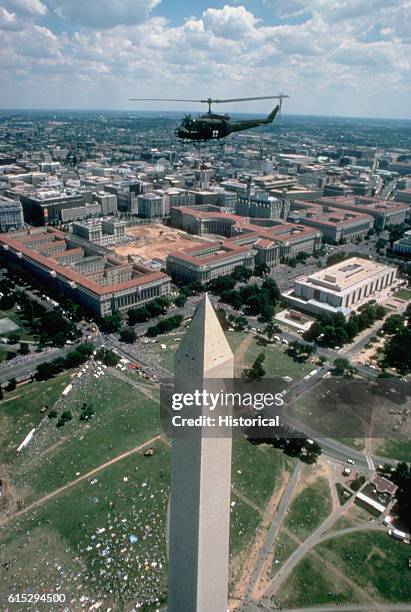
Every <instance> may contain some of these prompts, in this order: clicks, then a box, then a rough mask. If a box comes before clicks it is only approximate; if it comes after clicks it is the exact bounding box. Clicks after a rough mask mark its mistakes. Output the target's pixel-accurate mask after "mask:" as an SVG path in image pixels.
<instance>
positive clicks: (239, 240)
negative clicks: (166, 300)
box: [167, 206, 322, 282]
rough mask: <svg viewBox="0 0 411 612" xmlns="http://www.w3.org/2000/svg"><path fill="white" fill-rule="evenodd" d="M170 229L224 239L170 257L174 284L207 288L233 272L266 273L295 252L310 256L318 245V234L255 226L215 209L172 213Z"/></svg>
mask: <svg viewBox="0 0 411 612" xmlns="http://www.w3.org/2000/svg"><path fill="white" fill-rule="evenodd" d="M171 224H172V225H173V226H174V227H179V228H181V229H183V230H185V231H187V232H189V233H191V234H197V235H200V236H201V235H206V234H213V235H216V236H224V237H225V238H226V239H225V240H223V241H221V240H219V241H217V240H216V241H215V242H204V243H202V244H200V245H197V246H196V247H194V248H190V249H187V250H185V251H179V252H173V253H170V254H169V256H168V257H167V271H168V272H169V274H171V275H172V276H173V277H174V278H176V279H178V280H184V281H191V280H199V281H200V282H205V281H207V280H210V279H212V278H216V277H217V276H223V275H225V274H230V273H231V272H232V271H233V270H234V268H235V267H236V266H244V267H246V268H249V269H251V270H252V269H254V266H255V265H256V264H265V265H267V266H269V267H272V266H274V265H276V264H277V263H278V262H279V261H280V260H281V259H284V260H286V259H288V258H290V257H294V256H295V255H297V253H299V252H305V253H309V254H311V253H314V252H315V251H316V250H317V249H318V248H319V247H320V245H321V242H322V234H321V232H319V231H317V230H315V229H313V228H309V227H305V226H303V225H300V224H296V223H286V222H285V221H281V220H273V219H271V220H269V219H265V220H262V219H261V220H254V223H251V222H250V221H249V220H248V219H246V218H245V217H241V216H238V215H232V214H229V213H222V212H219V209H218V208H217V207H214V206H200V207H197V208H184V207H183V208H178V209H172V210H171Z"/></svg>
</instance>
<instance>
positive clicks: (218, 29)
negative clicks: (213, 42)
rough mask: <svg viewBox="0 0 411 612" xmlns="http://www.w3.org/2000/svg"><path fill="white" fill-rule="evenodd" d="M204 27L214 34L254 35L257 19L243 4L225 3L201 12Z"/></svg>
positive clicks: (231, 35)
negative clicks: (222, 5) (220, 6)
mask: <svg viewBox="0 0 411 612" xmlns="http://www.w3.org/2000/svg"><path fill="white" fill-rule="evenodd" d="M201 21H202V23H203V24H204V29H205V30H209V31H210V32H212V33H213V34H215V35H216V36H221V37H223V38H232V39H238V38H239V37H240V38H241V37H255V36H256V34H257V30H256V26H257V23H258V20H257V19H256V17H254V15H253V14H252V13H251V12H250V11H247V9H246V8H244V6H229V5H227V4H226V5H225V6H224V7H223V8H222V9H214V8H209V9H207V10H206V11H204V12H203V15H202V19H201Z"/></svg>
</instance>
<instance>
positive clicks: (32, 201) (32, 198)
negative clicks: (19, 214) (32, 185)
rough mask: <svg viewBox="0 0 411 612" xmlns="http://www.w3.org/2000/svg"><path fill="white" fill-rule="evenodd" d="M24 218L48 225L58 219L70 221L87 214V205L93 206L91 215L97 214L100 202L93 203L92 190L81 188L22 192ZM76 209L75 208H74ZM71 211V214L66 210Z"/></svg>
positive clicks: (35, 223)
mask: <svg viewBox="0 0 411 612" xmlns="http://www.w3.org/2000/svg"><path fill="white" fill-rule="evenodd" d="M20 201H21V203H22V205H23V211H24V219H25V221H27V222H28V223H31V224H33V225H47V224H49V223H53V222H58V221H70V220H72V219H73V218H80V216H82V215H87V212H86V210H87V209H86V205H87V204H88V205H89V206H91V207H92V209H90V213H89V214H90V216H91V215H92V214H95V210H94V209H95V208H96V207H97V208H98V209H99V211H100V212H101V208H100V207H99V205H98V204H95V205H93V204H92V198H91V192H87V191H80V190H75V189H73V190H57V189H51V188H49V189H38V190H36V191H33V192H32V193H29V194H22V195H21V196H20ZM73 209H75V210H73ZM65 211H67V212H69V211H71V213H72V214H71V215H70V214H68V215H65V214H64V212H65Z"/></svg>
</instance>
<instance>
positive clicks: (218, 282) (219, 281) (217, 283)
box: [208, 276, 235, 295]
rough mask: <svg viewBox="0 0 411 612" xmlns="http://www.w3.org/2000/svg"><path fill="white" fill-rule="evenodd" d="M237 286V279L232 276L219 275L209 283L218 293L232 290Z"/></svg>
mask: <svg viewBox="0 0 411 612" xmlns="http://www.w3.org/2000/svg"><path fill="white" fill-rule="evenodd" d="M234 287H235V280H234V278H232V277H231V276H219V277H217V278H213V279H212V280H210V281H209V283H208V289H209V290H210V291H212V293H215V294H217V295H220V294H221V293H223V292H224V291H230V290H232V289H234Z"/></svg>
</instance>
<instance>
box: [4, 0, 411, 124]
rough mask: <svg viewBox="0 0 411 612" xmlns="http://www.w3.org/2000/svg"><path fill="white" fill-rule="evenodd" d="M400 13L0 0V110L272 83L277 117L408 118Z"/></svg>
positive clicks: (409, 94) (123, 106) (260, 0)
mask: <svg viewBox="0 0 411 612" xmlns="http://www.w3.org/2000/svg"><path fill="white" fill-rule="evenodd" d="M410 21H411V4H410V3H409V2H408V3H406V2H404V1H400V0H312V1H311V2H310V3H308V4H306V3H304V2H302V0H244V1H242V0H231V3H230V2H220V1H214V2H210V1H209V2H206V1H204V0H192V1H191V2H190V3H188V2H184V1H183V0H162V1H161V0H88V1H87V2H83V1H81V0H70V1H65V0H0V36H1V38H2V45H1V48H0V107H1V108H32V109H35V108H38V109H42V108H43V109H51V108H54V109H58V108H61V109H90V110H92V109H112V110H135V111H139V110H159V111H160V110H178V111H183V110H184V109H185V107H184V105H182V104H181V103H171V102H170V103H160V102H158V103H131V102H129V101H128V98H130V97H172V98H186V97H187V98H203V97H208V96H211V97H220V98H221V97H242V96H253V95H256V96H258V95H270V94H276V93H278V92H280V91H281V92H284V93H287V94H289V95H290V99H289V100H285V102H284V110H285V112H286V113H289V114H303V115H304V114H306V115H329V116H353V117H375V118H411V106H410V104H409V100H410V99H411V39H410V35H409V25H408V24H409V23H410ZM272 106H273V104H272V103H271V102H270V101H269V100H266V101H262V102H250V103H246V104H243V105H240V104H229V105H224V107H219V108H221V109H222V108H224V110H226V111H228V112H230V111H231V112H242V111H243V112H256V113H268V112H269V111H270V110H271V107H272ZM197 108H198V110H199V111H201V110H202V106H201V105H198V107H196V106H195V105H192V104H191V105H190V104H188V105H187V110H196V109H197Z"/></svg>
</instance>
